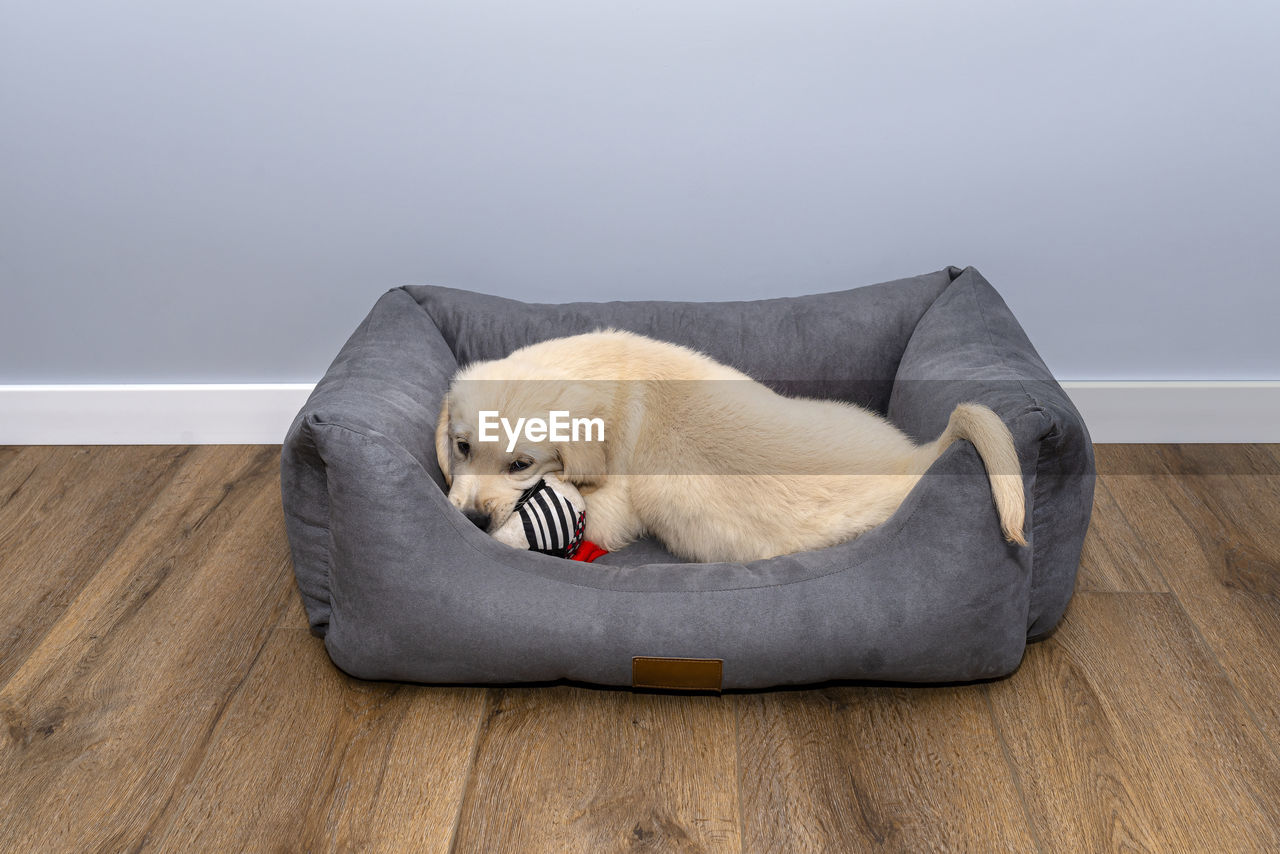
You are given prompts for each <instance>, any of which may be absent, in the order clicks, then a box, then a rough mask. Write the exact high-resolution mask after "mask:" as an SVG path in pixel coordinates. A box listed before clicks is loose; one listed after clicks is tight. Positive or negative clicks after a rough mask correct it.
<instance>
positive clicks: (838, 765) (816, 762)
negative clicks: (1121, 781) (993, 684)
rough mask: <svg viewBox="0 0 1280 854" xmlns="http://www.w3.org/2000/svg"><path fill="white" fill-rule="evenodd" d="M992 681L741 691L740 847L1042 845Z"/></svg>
mask: <svg viewBox="0 0 1280 854" xmlns="http://www.w3.org/2000/svg"><path fill="white" fill-rule="evenodd" d="M986 690H987V687H986V686H985V685H971V686H961V687H938V688H906V687H900V688H893V687H837V688H825V689H820V690H808V691H785V692H769V693H761V694H754V695H744V696H741V697H739V698H737V699H738V702H737V707H738V729H739V740H740V743H739V761H740V762H741V767H742V772H741V783H742V793H741V798H742V820H743V828H742V833H743V849H744V850H746V851H760V852H775V851H776V852H793V851H794V852H810V851H812V852H825V851H862V850H870V849H876V850H881V849H883V850H889V851H907V852H914V851H1034V850H1036V848H1037V847H1038V843H1037V841H1036V840H1035V839H1034V837H1033V834H1032V832H1031V827H1030V824H1029V822H1028V820H1027V817H1026V815H1025V814H1024V809H1023V804H1022V800H1021V797H1020V795H1019V793H1018V791H1017V788H1016V786H1015V785H1014V782H1013V778H1012V775H1011V774H1010V771H1009V768H1008V765H1007V764H1006V762H1005V760H1004V755H1003V752H1002V748H1001V746H1000V740H999V736H998V733H997V732H996V728H995V726H994V724H993V722H992V719H991V711H990V708H989V706H988V703H987V700H986Z"/></svg>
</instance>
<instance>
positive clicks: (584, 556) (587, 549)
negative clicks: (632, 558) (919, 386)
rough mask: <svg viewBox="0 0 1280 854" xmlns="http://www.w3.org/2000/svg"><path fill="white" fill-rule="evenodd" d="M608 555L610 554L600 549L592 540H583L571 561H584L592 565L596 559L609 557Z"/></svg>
mask: <svg viewBox="0 0 1280 854" xmlns="http://www.w3.org/2000/svg"><path fill="white" fill-rule="evenodd" d="M608 553H609V552H608V551H607V550H605V549H602V548H600V547H599V546H597V545H596V544H595V543H593V542H591V541H590V540H583V541H582V542H581V543H580V544H579V545H578V550H577V551H576V552H574V553H573V557H572V558H570V560H582V561H586V562H587V563H590V562H591V561H593V560H595V559H596V558H598V557H601V556H603V555H607V554H608Z"/></svg>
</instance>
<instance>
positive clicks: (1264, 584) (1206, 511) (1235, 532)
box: [1115, 446, 1280, 745]
mask: <svg viewBox="0 0 1280 854" xmlns="http://www.w3.org/2000/svg"><path fill="white" fill-rule="evenodd" d="M1256 450H1257V449H1256V448H1245V447H1242V448H1240V449H1238V451H1234V452H1232V451H1228V450H1226V449H1222V448H1220V449H1219V451H1218V453H1220V454H1223V455H1224V456H1223V458H1221V460H1220V461H1219V462H1214V461H1213V460H1212V458H1211V457H1206V456H1204V455H1206V454H1209V453H1211V450H1210V449H1199V450H1195V451H1187V452H1179V451H1177V450H1176V449H1173V448H1170V447H1164V446H1162V447H1155V446H1148V447H1140V448H1134V449H1132V450H1131V451H1130V454H1131V455H1133V457H1134V458H1133V459H1131V460H1130V462H1129V465H1130V467H1131V468H1134V469H1138V468H1145V469H1149V470H1155V469H1158V468H1160V466H1162V465H1163V466H1164V471H1166V472H1169V471H1174V470H1178V471H1183V472H1193V471H1214V470H1224V471H1232V472H1239V471H1242V470H1247V469H1248V466H1249V462H1248V460H1249V458H1250V457H1251V456H1253V455H1254V454H1255V453H1256ZM1233 454H1238V456H1232V455H1233ZM1197 457H1198V458H1199V459H1198V460H1197ZM1262 470H1264V471H1265V470H1267V469H1266V468H1265V467H1263V468H1262ZM1115 489H1116V497H1117V500H1118V501H1119V502H1120V505H1121V507H1122V509H1123V510H1124V512H1125V515H1126V516H1127V517H1128V519H1129V521H1130V523H1131V524H1132V525H1133V526H1134V528H1135V529H1137V530H1138V531H1140V532H1141V533H1142V535H1143V536H1142V539H1143V542H1144V544H1145V547H1146V549H1147V551H1148V552H1149V553H1150V555H1151V557H1152V560H1153V561H1154V562H1156V563H1157V564H1158V565H1160V566H1161V567H1163V572H1164V575H1165V577H1166V578H1167V579H1168V581H1169V586H1170V589H1171V590H1172V591H1173V592H1174V593H1175V594H1177V596H1178V601H1179V602H1180V603H1181V604H1182V607H1183V609H1184V610H1185V611H1186V612H1187V614H1188V615H1189V616H1190V617H1191V620H1192V622H1193V623H1194V624H1195V625H1196V626H1197V627H1198V628H1199V630H1200V632H1202V633H1203V635H1204V638H1205V640H1206V642H1207V643H1208V644H1209V646H1210V647H1211V648H1212V650H1213V652H1214V654H1215V656H1216V657H1217V660H1218V661H1219V662H1220V663H1221V665H1222V666H1223V667H1224V668H1225V669H1226V672H1227V673H1228V674H1229V675H1230V677H1231V681H1232V683H1233V684H1234V685H1235V687H1236V688H1237V689H1238V690H1239V691H1240V693H1241V695H1242V696H1243V697H1244V699H1245V701H1246V703H1247V704H1248V706H1249V708H1250V709H1251V710H1252V711H1253V713H1254V714H1255V715H1256V716H1257V718H1258V721H1259V723H1260V724H1261V726H1262V727H1263V729H1264V731H1265V732H1266V733H1267V735H1268V736H1269V738H1270V740H1271V742H1272V744H1273V745H1280V689H1277V687H1276V686H1277V685H1280V644H1277V642H1276V639H1277V638H1280V476H1276V475H1244V474H1225V475H1223V474H1202V475H1197V474H1181V475H1178V476H1172V475H1170V474H1164V475H1153V476H1150V477H1147V478H1139V477H1128V478H1123V479H1122V482H1121V483H1120V484H1119V485H1118V486H1116V487H1115Z"/></svg>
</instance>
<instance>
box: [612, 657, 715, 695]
mask: <svg viewBox="0 0 1280 854" xmlns="http://www.w3.org/2000/svg"><path fill="white" fill-rule="evenodd" d="M723 669H724V661H723V660H722V659H719V658H657V657H654V656H642V655H638V656H636V657H634V658H632V659H631V687H633V688H666V689H668V690H674V691H719V690H720V685H721V673H722V671H723Z"/></svg>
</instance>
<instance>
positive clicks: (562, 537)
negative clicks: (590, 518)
mask: <svg viewBox="0 0 1280 854" xmlns="http://www.w3.org/2000/svg"><path fill="white" fill-rule="evenodd" d="M585 508H586V502H585V501H584V500H583V498H582V493H580V492H578V490H577V489H576V488H574V486H573V484H571V483H565V482H564V481H562V480H560V478H558V477H554V476H548V477H545V478H543V479H542V480H539V481H538V482H537V483H535V484H534V485H533V486H531V487H529V488H528V489H526V490H525V491H524V492H523V493H521V494H520V498H519V500H517V501H516V507H515V510H513V511H512V513H511V518H509V519H507V521H506V524H504V525H503V526H502V527H501V528H499V529H498V530H496V531H494V532H493V538H494V539H495V540H497V541H498V542H500V543H505V544H506V545H509V546H511V547H512V548H517V549H528V550H530V551H535V552H542V553H543V554H549V555H553V556H555V557H566V558H569V559H570V560H581V561H588V562H590V561H593V560H595V559H596V558H598V557H600V556H601V555H605V554H608V552H607V551H605V550H604V549H602V548H600V547H599V546H597V545H596V544H595V543H593V542H591V541H590V540H586V539H583V536H582V532H583V531H584V530H585V528H586V525H587V511H586V509H585Z"/></svg>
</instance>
